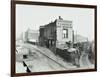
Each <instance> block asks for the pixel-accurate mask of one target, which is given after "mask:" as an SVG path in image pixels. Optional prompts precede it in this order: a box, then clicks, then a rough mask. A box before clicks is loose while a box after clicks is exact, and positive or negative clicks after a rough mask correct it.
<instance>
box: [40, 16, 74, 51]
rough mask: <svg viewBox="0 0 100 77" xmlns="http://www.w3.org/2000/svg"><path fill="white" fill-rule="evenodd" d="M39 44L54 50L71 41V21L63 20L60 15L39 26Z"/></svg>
mask: <svg viewBox="0 0 100 77" xmlns="http://www.w3.org/2000/svg"><path fill="white" fill-rule="evenodd" d="M39 31H40V36H39V42H40V45H42V46H46V47H47V48H50V49H51V50H52V49H53V51H55V49H56V48H57V47H58V48H60V47H62V48H63V47H65V46H66V44H67V43H68V42H73V27H72V21H67V20H63V19H62V18H61V17H60V16H59V19H56V20H55V21H54V22H51V23H49V24H46V25H44V26H40V30H39Z"/></svg>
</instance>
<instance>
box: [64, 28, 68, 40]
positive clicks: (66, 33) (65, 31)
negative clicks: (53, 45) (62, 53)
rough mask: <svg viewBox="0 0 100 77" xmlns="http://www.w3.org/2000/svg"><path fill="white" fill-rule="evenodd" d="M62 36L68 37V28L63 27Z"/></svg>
mask: <svg viewBox="0 0 100 77" xmlns="http://www.w3.org/2000/svg"><path fill="white" fill-rule="evenodd" d="M63 38H68V29H63Z"/></svg>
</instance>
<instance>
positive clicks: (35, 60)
mask: <svg viewBox="0 0 100 77" xmlns="http://www.w3.org/2000/svg"><path fill="white" fill-rule="evenodd" d="M21 46H22V48H26V51H28V52H26V51H25V49H24V51H23V52H22V51H21V54H20V53H19V52H18V53H17V54H16V61H17V62H22V61H24V62H25V63H26V64H27V66H28V68H29V69H30V70H31V72H41V71H42V72H43V71H59V70H74V69H75V70H76V69H83V68H84V69H86V68H91V67H94V66H93V65H92V64H91V63H90V62H89V60H88V55H85V54H82V55H81V58H80V67H79V68H77V66H74V65H72V63H68V62H65V61H63V59H62V58H60V57H58V56H56V55H54V53H52V52H51V51H50V50H48V49H47V48H43V47H39V46H36V45H32V44H29V43H24V44H21ZM24 52H25V53H24ZM29 52H30V55H28V58H27V59H25V60H24V59H23V57H22V54H23V53H24V54H29Z"/></svg>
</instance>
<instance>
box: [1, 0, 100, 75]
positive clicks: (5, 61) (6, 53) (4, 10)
mask: <svg viewBox="0 0 100 77" xmlns="http://www.w3.org/2000/svg"><path fill="white" fill-rule="evenodd" d="M37 1H46V2H47V1H48V2H57V3H59V2H61V3H73V4H89V5H92V4H94V5H98V28H97V29H98V30H97V32H98V43H97V45H98V47H97V50H98V71H97V72H87V73H73V74H58V75H42V76H34V77H99V75H100V69H99V68H100V52H99V51H100V47H99V46H100V40H99V39H100V34H99V33H100V30H99V29H100V26H99V25H100V22H99V21H100V0H37ZM10 15H11V14H10V0H0V77H10V56H11V55H10V50H11V49H10V30H11V29H10V26H11V25H10V22H11V21H10V17H11V16H10ZM26 77H27V76H26ZM30 77H33V76H30Z"/></svg>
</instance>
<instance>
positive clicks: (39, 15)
mask: <svg viewBox="0 0 100 77" xmlns="http://www.w3.org/2000/svg"><path fill="white" fill-rule="evenodd" d="M45 4H46V3H44V5H43V4H41V2H40V3H38V2H37V3H35V2H33V4H31V5H30V4H26V3H25V4H23V3H22V4H21V3H19V4H18V3H16V4H15V8H16V9H15V22H16V23H15V51H14V52H15V73H36V72H52V71H71V70H72V71H76V70H80V71H81V70H87V69H96V68H95V67H96V45H95V44H96V39H95V38H96V35H95V23H96V22H95V9H94V8H93V7H94V6H93V7H92V6H91V7H85V5H84V7H81V8H80V7H79V6H78V7H70V6H68V7H67V4H66V6H65V7H64V6H60V4H59V6H54V5H53V3H51V5H50V4H49V5H47V4H46V5H45ZM56 5H57V4H56ZM69 5H70V4H69ZM80 6H81V5H80Z"/></svg>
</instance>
